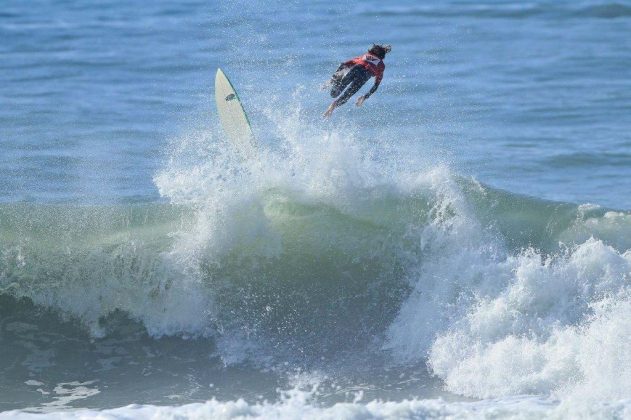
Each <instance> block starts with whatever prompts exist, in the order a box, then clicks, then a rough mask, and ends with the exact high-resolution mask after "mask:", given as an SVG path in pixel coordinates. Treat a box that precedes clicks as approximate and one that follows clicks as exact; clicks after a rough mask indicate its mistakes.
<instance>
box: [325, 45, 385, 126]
mask: <svg viewBox="0 0 631 420" xmlns="http://www.w3.org/2000/svg"><path fill="white" fill-rule="evenodd" d="M390 50H391V47H390V45H379V44H373V46H372V47H370V49H369V50H368V52H367V53H366V54H364V55H360V56H358V57H355V58H353V59H351V60H348V61H346V62H344V63H342V64H340V66H339V67H338V68H337V70H336V71H335V73H334V74H333V76H332V77H331V80H330V81H329V84H330V85H331V97H332V98H335V97H338V96H339V97H338V98H337V99H336V100H334V101H333V102H332V103H331V105H329V108H328V109H327V110H326V112H325V113H324V116H325V117H327V118H328V117H330V116H331V114H333V110H334V109H335V108H337V107H338V106H340V105H344V104H345V103H346V101H348V100H349V99H350V97H351V96H353V95H354V94H356V93H357V91H358V90H359V89H360V88H361V87H362V86H363V85H364V84H365V83H366V82H367V81H368V80H369V79H370V78H371V77H373V76H374V77H375V84H374V85H373V86H372V88H371V89H370V91H368V93H367V94H365V95H363V96H360V97H359V98H358V99H357V102H356V105H357V106H361V105H362V104H363V103H364V101H365V100H366V99H368V98H369V97H370V95H372V94H373V93H375V92H376V91H377V88H378V87H379V83H381V79H382V78H383V71H384V70H385V68H386V65H385V64H384V63H383V59H384V58H385V57H386V54H387V53H389V52H390ZM347 86H348V88H347ZM345 88H346V90H344V89H345ZM342 91H344V93H342ZM340 94H341V96H340Z"/></svg>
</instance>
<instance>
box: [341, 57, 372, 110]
mask: <svg viewBox="0 0 631 420" xmlns="http://www.w3.org/2000/svg"><path fill="white" fill-rule="evenodd" d="M357 67H359V69H357V70H355V69H356V68H357ZM353 70H355V71H354V72H353V73H354V76H353V78H352V82H351V84H350V86H349V87H348V88H347V89H346V90H345V91H344V93H343V94H342V96H340V97H339V98H337V99H336V100H335V105H336V106H340V105H344V104H345V103H346V101H348V100H349V99H350V97H351V96H353V95H354V94H356V93H357V91H358V90H359V89H361V87H362V86H364V84H365V83H366V82H367V81H368V79H370V77H371V75H370V73H369V72H368V70H366V69H365V68H363V67H361V66H355V67H353ZM349 75H350V73H349Z"/></svg>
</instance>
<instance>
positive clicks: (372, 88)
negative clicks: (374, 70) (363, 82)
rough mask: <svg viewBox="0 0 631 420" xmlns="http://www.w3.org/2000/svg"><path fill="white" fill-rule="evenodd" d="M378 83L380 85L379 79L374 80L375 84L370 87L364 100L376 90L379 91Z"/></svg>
mask: <svg viewBox="0 0 631 420" xmlns="http://www.w3.org/2000/svg"><path fill="white" fill-rule="evenodd" d="M379 83H381V80H380V79H377V80H375V84H374V85H372V87H371V88H370V90H369V91H368V93H367V94H365V95H364V100H366V99H368V98H369V97H370V95H372V94H373V93H375V92H376V91H377V89H379Z"/></svg>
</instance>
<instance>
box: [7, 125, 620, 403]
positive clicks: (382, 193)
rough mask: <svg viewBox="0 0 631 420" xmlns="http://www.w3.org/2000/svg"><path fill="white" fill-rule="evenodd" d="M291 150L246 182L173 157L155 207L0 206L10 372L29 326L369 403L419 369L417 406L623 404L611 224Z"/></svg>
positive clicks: (613, 216) (203, 161) (397, 169)
mask: <svg viewBox="0 0 631 420" xmlns="http://www.w3.org/2000/svg"><path fill="white" fill-rule="evenodd" d="M287 138H295V137H292V136H287ZM310 138H311V141H310V142H308V143H305V142H301V143H297V144H292V143H288V144H287V145H286V147H285V148H281V149H279V150H270V151H268V152H265V153H263V154H262V156H261V160H260V162H259V163H257V164H254V165H251V166H249V167H247V166H246V167H244V166H243V165H242V164H239V163H238V160H236V159H237V157H236V156H233V155H231V152H230V148H228V147H226V145H225V144H223V143H222V142H221V141H209V139H208V138H207V136H206V135H201V136H196V135H191V136H190V138H187V139H185V140H179V141H178V142H177V143H176V144H174V146H173V150H172V153H171V158H172V159H171V160H170V162H169V163H168V165H166V167H165V169H164V170H163V171H162V172H161V173H159V174H158V175H157V176H156V178H155V182H156V185H157V186H158V188H159V190H160V193H161V194H162V195H163V197H165V198H166V199H168V200H169V202H168V203H162V204H151V205H146V204H139V205H131V206H113V207H102V206H101V207H98V206H88V207H77V206H65V205H55V206H53V205H50V206H46V205H25V204H7V205H3V206H2V207H0V228H1V229H2V235H1V239H0V288H1V289H0V290H1V293H2V296H3V299H4V302H5V305H4V308H5V309H4V311H5V312H6V313H5V316H4V318H5V319H10V320H12V321H11V322H8V321H7V322H5V323H4V327H3V328H4V330H5V336H6V337H13V338H12V339H14V340H16V343H12V346H10V348H11V349H12V350H11V354H14V355H16V356H15V357H18V356H17V354H18V353H19V352H20V351H22V350H21V349H22V347H20V346H21V344H19V343H18V342H17V341H19V340H24V334H22V336H20V334H17V335H16V334H15V331H18V330H19V331H24V330H23V328H24V327H23V326H22V327H19V325H35V326H34V327H32V328H35V329H38V328H39V329H40V330H46V331H47V333H55V331H57V333H58V334H60V335H61V336H68V334H70V335H72V336H74V337H75V340H76V341H79V342H86V341H85V340H98V342H100V343H102V342H103V340H114V341H116V343H118V344H117V345H118V346H120V348H121V349H122V350H121V352H123V353H124V354H128V355H129V354H133V353H136V352H138V351H140V350H139V348H143V349H145V348H152V346H158V347H157V350H155V351H154V353H169V351H170V350H168V348H170V347H171V346H172V344H170V343H171V342H170V341H169V340H170V339H169V337H181V338H184V339H186V340H189V343H196V344H186V345H184V344H182V346H184V347H186V348H188V349H194V350H190V351H193V352H199V353H197V355H196V356H192V359H195V360H200V359H201V360H213V361H212V362H211V365H212V366H214V367H213V369H219V370H221V369H223V368H224V367H226V366H228V367H231V368H236V369H240V368H239V367H240V366H241V367H243V366H253V367H254V370H255V371H256V372H266V371H268V369H271V371H273V372H276V373H278V372H279V371H280V372H285V373H289V372H293V369H304V368H307V369H310V370H313V369H315V370H319V371H323V372H324V373H325V374H326V373H327V372H329V373H331V372H343V371H344V369H342V368H341V367H342V366H346V367H347V368H348V367H349V366H351V368H350V369H351V370H359V371H361V370H363V371H364V372H366V375H367V376H369V377H371V378H372V379H371V380H369V381H368V382H370V381H372V383H373V385H374V386H375V387H378V386H393V384H394V383H393V382H392V380H391V379H387V375H385V376H384V374H383V373H382V374H377V373H375V372H391V371H392V370H393V369H394V371H402V372H406V373H405V374H404V375H410V372H419V371H421V372H422V371H424V368H423V366H427V367H428V368H427V369H428V370H429V376H427V375H425V376H423V375H421V376H422V378H421V379H418V378H417V379H416V380H417V381H421V382H422V383H426V384H430V385H428V386H430V388H431V389H433V390H434V391H432V392H433V393H436V392H440V391H439V390H440V389H441V387H442V386H444V387H446V389H447V391H449V392H450V393H452V394H456V395H460V396H466V397H473V398H496V397H510V396H515V395H522V394H530V395H537V396H541V398H553V399H557V400H559V401H561V405H559V407H563V403H564V401H592V402H593V401H597V402H602V401H609V400H618V399H622V398H625V397H626V396H627V395H629V391H630V390H631V381H629V380H628V379H627V378H629V377H631V375H626V374H624V373H631V371H630V370H631V361H630V360H629V359H628V355H627V352H626V351H625V349H627V348H628V346H629V345H630V344H631V343H630V342H629V341H630V338H629V337H631V334H629V332H630V331H629V324H628V322H627V321H626V320H628V319H629V315H631V294H630V293H631V289H629V281H630V279H631V251H628V250H629V249H631V214H628V213H626V212H618V211H613V210H608V209H604V208H600V207H597V206H589V205H583V206H578V205H574V204H568V203H557V202H550V201H543V200H539V199H536V198H531V197H525V196H518V195H514V194H511V193H509V192H506V191H501V190H496V189H493V188H490V187H488V186H485V185H481V184H480V183H478V182H476V181H475V180H474V179H472V178H465V177H461V176H459V175H457V174H455V173H453V172H452V171H451V170H450V169H449V168H448V166H445V165H436V164H427V163H426V162H423V161H418V162H409V159H411V158H410V157H409V156H407V157H406V156H404V155H403V154H399V153H401V152H389V153H385V154H380V155H379V156H376V155H374V154H373V153H370V150H388V148H387V147H386V145H381V147H378V148H375V149H370V148H369V147H368V146H361V147H360V146H359V145H361V144H362V143H361V142H357V141H355V140H354V139H353V137H352V135H341V134H339V133H336V132H332V133H329V134H328V135H326V136H312V137H310ZM201 144H206V145H207V144H213V145H214V146H212V147H210V148H208V147H206V148H205V149H202V150H204V152H201V153H200V152H199V150H200V145H201ZM193 150H195V151H197V152H195V153H193V152H192V151H193ZM409 168H413V169H412V170H410V169H409ZM33 304H34V305H36V306H35V307H36V308H40V310H34V307H33V306H32V305H33ZM41 310H43V311H46V312H45V313H50V314H52V315H45V316H42V314H41ZM38 311H39V312H38ZM51 316H52V318H50V317H51ZM56 317H57V318H56ZM51 319H52V320H55V319H57V321H56V322H51ZM68 323H71V324H72V325H80V326H82V328H83V330H84V331H85V332H86V333H87V334H88V337H87V338H86V337H83V338H82V335H81V334H85V333H81V332H78V331H77V330H73V331H74V332H72V333H68V332H67V331H66V330H67V329H68V328H70V327H69V326H68V325H69V324H68ZM16 328H17V330H16ZM20 328H22V330H20ZM73 328H74V327H73ZM27 330H28V329H27ZM64 331H66V332H64ZM142 331H145V332H146V334H148V335H147V336H144V335H143V334H145V333H143V332H142ZM12 332H13V333H12ZM132 333H133V334H132ZM129 334H132V335H131V336H133V337H136V339H134V340H136V341H134V340H132V341H133V342H134V343H136V344H130V343H129V342H128V341H129V337H130V335H129ZM27 336H28V334H27ZM35 336H36V334H34V335H33V338H32V340H33V341H32V342H31V343H30V348H37V349H38V350H37V351H38V352H40V353H41V351H42V348H39V347H37V345H36V340H37V338H35ZM90 337H91V338H90ZM137 340H140V343H142V344H139V343H138V341H137ZM164 340H167V341H164ZM156 343H159V344H156ZM165 343H167V344H165ZM60 345H61V344H60ZM63 345H64V346H70V345H69V343H68V342H64V344H63ZM54 346H55V345H54V344H53V349H54ZM164 346H166V347H164ZM27 347H28V346H27ZM70 347H72V346H70ZM75 347H76V346H75ZM59 350H60V349H57V352H59ZM143 351H144V350H143ZM179 351H184V350H178V352H179ZM187 351H189V350H187ZM54 352H55V351H53V353H54ZM40 355H41V354H40ZM51 357H53V356H50V355H49V358H51ZM130 357H131V356H130ZM187 357H189V359H190V357H191V356H190V355H189V356H187ZM187 357H184V356H183V355H182V357H180V358H179V359H181V360H185V359H186V358H187ZM209 358H210V359H209ZM192 359H191V360H192ZM107 360H109V361H108V362H107V363H109V364H114V365H116V363H117V362H116V361H113V360H110V359H107ZM92 362H93V363H95V364H101V365H103V364H104V363H105V362H103V360H102V359H98V360H95V361H92ZM51 363H52V362H51ZM68 363H70V365H69V366H72V362H68ZM134 363H136V362H134ZM173 363H175V362H173ZM182 363H183V365H182V366H180V367H179V368H173V369H174V371H175V372H179V373H175V374H174V375H175V376H178V375H179V374H181V370H188V371H190V370H191V369H192V366H191V365H187V364H186V363H185V362H182ZM53 364H56V363H53ZM22 365H23V366H25V369H26V370H27V371H28V372H29V374H30V375H31V376H32V377H37V375H39V374H41V372H42V369H43V367H42V360H41V357H40V358H30V359H26V360H23V361H22ZM44 365H45V364H44ZM197 368H198V367H196V368H195V369H197ZM5 369H8V368H7V367H5ZM178 369H180V370H178ZM621 373H622V374H621ZM139 375H140V373H139ZM371 375H372V376H371ZM341 376H344V374H342V375H341ZM432 376H433V377H434V378H435V379H437V380H438V381H439V382H438V383H436V381H435V379H431V377H432ZM375 378H378V379H375ZM33 380H35V379H33ZM362 380H365V377H363V378H362ZM35 381H36V382H37V380H35ZM388 381H390V382H388ZM38 383H39V382H38ZM69 383H70V382H69ZM85 383H88V382H85ZM261 383H265V384H266V385H265V387H269V380H265V381H264V380H261ZM384 383H386V384H388V385H384ZM71 384H74V385H68V386H71V387H74V388H73V389H75V388H80V389H83V388H86V387H87V388H86V389H88V390H89V389H90V388H89V386H88V385H83V384H84V383H83V382H71ZM77 384H78V385H77ZM27 385H28V384H27ZM347 385H348V384H347ZM351 385H352V384H350V385H349V386H351ZM360 388H361V387H360ZM416 391H418V389H416ZM86 392H87V391H86ZM253 392H255V391H253ZM377 395H378V398H381V397H383V394H377ZM428 395H435V394H431V393H430V394H428ZM568 404H570V403H568ZM572 405H573V404H572ZM424 407H425V406H423V407H421V408H422V409H425V408H424ZM557 408H558V407H557ZM419 409H420V408H419Z"/></svg>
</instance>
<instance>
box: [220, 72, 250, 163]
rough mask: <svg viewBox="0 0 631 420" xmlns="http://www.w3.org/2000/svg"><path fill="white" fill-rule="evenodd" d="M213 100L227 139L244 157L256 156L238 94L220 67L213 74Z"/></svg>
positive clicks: (248, 125) (248, 123)
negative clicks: (214, 74) (215, 73)
mask: <svg viewBox="0 0 631 420" xmlns="http://www.w3.org/2000/svg"><path fill="white" fill-rule="evenodd" d="M215 101H216V102H217V113H218V114H219V121H220V122H221V126H222V127H223V130H224V131H225V132H226V135H227V136H228V139H229V140H230V141H231V142H232V144H234V146H235V147H236V148H237V150H238V152H239V154H241V156H243V158H244V159H252V158H254V157H255V156H256V153H257V152H256V141H255V139H254V133H252V127H250V121H249V120H248V116H247V114H246V113H245V110H244V109H243V105H241V101H240V100H239V95H237V92H236V90H235V89H234V87H233V86H232V83H230V80H228V77H226V75H225V74H224V72H223V71H221V69H217V75H216V76H215Z"/></svg>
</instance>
